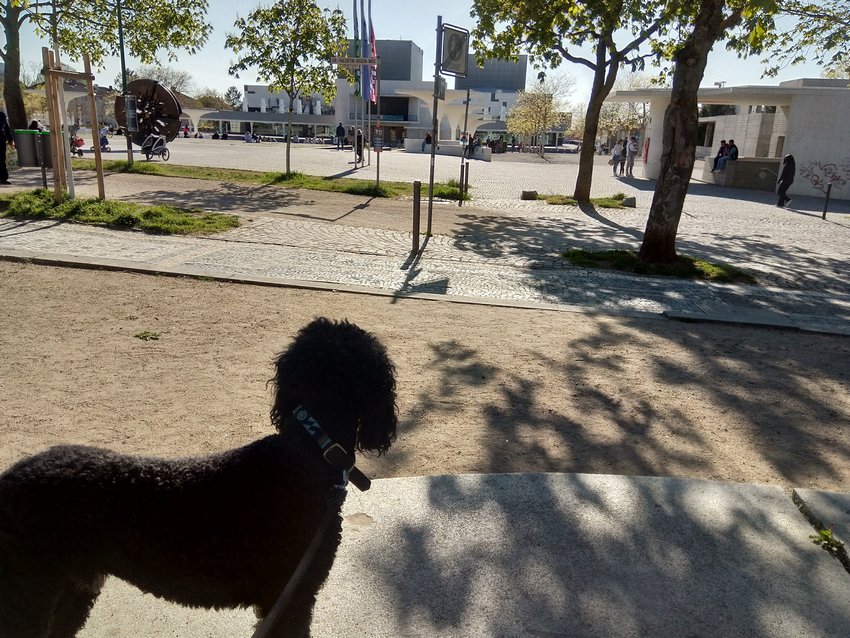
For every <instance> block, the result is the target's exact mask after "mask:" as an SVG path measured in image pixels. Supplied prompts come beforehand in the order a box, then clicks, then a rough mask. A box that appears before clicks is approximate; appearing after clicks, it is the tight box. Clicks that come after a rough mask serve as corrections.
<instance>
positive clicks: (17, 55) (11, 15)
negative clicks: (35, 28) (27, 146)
mask: <svg viewBox="0 0 850 638" xmlns="http://www.w3.org/2000/svg"><path fill="white" fill-rule="evenodd" d="M21 10H22V9H21V7H20V6H17V7H14V6H12V4H11V2H9V0H7V1H6V6H5V7H4V11H5V16H4V19H3V31H4V32H5V34H6V51H5V52H4V54H3V62H4V64H5V65H6V66H5V69H4V70H3V99H4V100H5V101H6V115H7V116H8V117H9V126H11V127H12V128H13V129H16V128H18V129H23V128H27V125H28V122H27V112H26V107H25V106H24V95H23V92H22V91H21V30H20V26H19V25H18V20H19V19H20V17H21Z"/></svg>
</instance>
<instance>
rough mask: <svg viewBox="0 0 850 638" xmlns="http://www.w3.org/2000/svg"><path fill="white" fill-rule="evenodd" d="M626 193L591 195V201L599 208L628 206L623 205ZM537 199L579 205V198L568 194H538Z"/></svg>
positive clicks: (557, 204) (559, 204)
mask: <svg viewBox="0 0 850 638" xmlns="http://www.w3.org/2000/svg"><path fill="white" fill-rule="evenodd" d="M625 198H626V195H625V193H617V194H616V195H613V196H612V197H591V198H590V203H591V204H593V205H594V206H598V207H599V208H626V207H625V206H623V200H624V199H625ZM537 199H542V200H545V201H546V203H547V204H552V205H553V206H578V200H576V199H573V198H572V197H567V196H566V195H538V196H537Z"/></svg>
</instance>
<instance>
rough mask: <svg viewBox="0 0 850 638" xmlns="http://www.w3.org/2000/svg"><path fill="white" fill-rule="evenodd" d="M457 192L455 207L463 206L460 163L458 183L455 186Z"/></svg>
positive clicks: (461, 166) (461, 167) (461, 168)
mask: <svg viewBox="0 0 850 638" xmlns="http://www.w3.org/2000/svg"><path fill="white" fill-rule="evenodd" d="M457 192H458V198H457V205H458V206H463V164H462V163H461V165H460V182H459V183H458V185H457Z"/></svg>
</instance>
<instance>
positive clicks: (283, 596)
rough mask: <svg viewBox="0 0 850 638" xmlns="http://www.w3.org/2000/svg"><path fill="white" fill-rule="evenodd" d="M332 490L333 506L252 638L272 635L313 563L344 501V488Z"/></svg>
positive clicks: (328, 509) (327, 511)
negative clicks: (334, 498) (333, 496)
mask: <svg viewBox="0 0 850 638" xmlns="http://www.w3.org/2000/svg"><path fill="white" fill-rule="evenodd" d="M333 490H334V492H335V495H336V503H335V505H328V508H327V509H326V510H325V515H324V517H322V523H321V525H319V529H317V530H316V533H315V534H314V535H313V539H312V540H311V541H310V545H309V546H308V547H307V551H306V552H304V556H302V557H301V561H300V562H299V563H298V567H296V568H295V571H294V572H292V576H290V577H289V582H288V583H286V587H284V588H283V591H282V592H280V596H278V597H277V600H276V601H275V603H274V606H273V607H272V610H271V611H270V612H269V615H268V616H266V617H265V618H264V619H263V622H261V623H260V626H259V627H257V630H256V631H255V632H254V634H253V636H252V638H267V637H268V636H270V635H272V631H273V630H274V629H275V628H276V627H277V624H278V623H279V622H280V618H281V616H282V615H283V612H284V610H285V609H286V607H287V606H288V605H289V601H290V600H291V599H292V595H293V594H294V593H295V588H296V587H297V586H298V585H299V584H300V583H301V580H302V579H303V578H304V574H306V573H307V568H308V567H309V566H310V563H312V562H313V558H315V556H316V552H317V551H319V545H321V543H322V539H323V537H324V535H325V532H326V531H327V529H328V525H330V523H331V520H332V519H333V517H334V515H335V514H336V512H337V511H338V510H339V508H340V507H341V505H342V501H343V500H345V488H344V487H343V486H341V485H334V487H333Z"/></svg>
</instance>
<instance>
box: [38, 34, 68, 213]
mask: <svg viewBox="0 0 850 638" xmlns="http://www.w3.org/2000/svg"><path fill="white" fill-rule="evenodd" d="M41 58H42V62H43V64H44V95H45V97H46V98H47V112H48V114H49V115H50V143H51V145H52V146H51V150H52V151H53V198H54V199H55V200H56V203H57V204H60V203H61V202H62V193H63V191H64V189H63V188H62V180H63V177H64V175H65V167H64V160H65V154H64V152H63V149H62V131H61V124H57V122H58V121H59V114H58V113H57V111H58V109H57V106H56V91H55V89H54V84H55V82H56V78H55V76H54V75H53V74H52V73H50V72H49V71H50V70H51V69H52V68H53V67H52V54H51V52H50V51H49V50H48V49H47V47H42V49H41Z"/></svg>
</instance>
